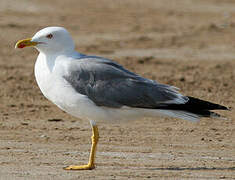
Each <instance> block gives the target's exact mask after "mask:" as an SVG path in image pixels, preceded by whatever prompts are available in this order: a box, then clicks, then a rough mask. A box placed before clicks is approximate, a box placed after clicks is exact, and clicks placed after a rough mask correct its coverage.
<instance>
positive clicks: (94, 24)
mask: <svg viewBox="0 0 235 180" xmlns="http://www.w3.org/2000/svg"><path fill="white" fill-rule="evenodd" d="M234 9H235V2H234V1H233V0H219V1H218V0H198V1H189V0H180V1H172V0H145V1H141V0H125V1H109V0H99V1H92V0H88V1H82V0H71V1H66V2H65V1H62V0H61V1H59V0H54V1H47V0H40V1H39V0H30V1H29V0H21V1H15V0H1V2H0V38H1V48H0V82H1V84H0V89H1V91H0V102H1V103H0V115H1V120H0V167H1V168H0V180H6V179H7V180H16V179H17V180H39V179H42V180H64V179H70V180H75V179H213V180H214V179H235V112H234V110H233V111H231V112H221V113H222V114H223V115H225V116H227V117H228V120H219V119H202V120H201V121H200V122H199V123H191V122H186V121H183V120H178V119H170V118H156V119H145V120H143V121H136V122H133V123H128V124H120V125H119V124H114V125H112V124H106V125H105V124H103V125H101V126H100V136H101V138H100V142H99V145H98V152H97V159H96V160H97V168H96V169H95V170H93V171H82V172H81V171H79V172H75V171H72V172H71V171H65V170H63V169H62V168H63V167H65V166H66V165H70V164H85V163H86V162H87V159H88V155H89V149H90V135H91V130H90V126H89V123H88V122H86V121H84V120H81V119H76V118H74V117H71V116H69V115H67V114H66V113H64V112H62V111H61V110H59V109H58V108H57V107H56V106H55V105H53V104H52V103H50V102H48V101H47V100H46V99H45V98H44V97H43V95H42V94H41V92H40V91H39V88H38V87H37V85H36V82H35V79H34V75H33V66H34V62H35V59H36V57H37V51H36V50H35V49H32V48H26V49H24V50H22V51H20V50H15V49H14V44H15V42H16V41H17V40H19V39H22V38H27V37H31V36H32V35H33V34H34V33H35V32H37V31H38V30H39V29H41V28H43V27H46V26H55V25H56V26H64V27H66V28H67V29H68V30H69V31H70V32H71V34H72V36H73V37H74V39H75V42H76V44H77V46H76V48H77V50H79V51H80V52H82V53H86V54H96V55H101V56H105V57H109V58H112V59H115V60H116V61H118V62H119V63H121V64H122V65H124V66H125V67H127V68H129V69H131V70H132V71H134V72H137V73H139V74H141V75H143V76H145V77H148V78H152V79H155V80H157V81H159V82H161V83H168V84H171V85H175V86H177V87H179V88H180V89H181V92H182V93H183V94H185V95H191V96H196V97H199V98H203V99H206V100H210V101H213V102H216V103H221V104H223V105H226V106H228V107H234V106H235V100H234V99H235V83H234V82H235V33H234V32H235V20H234V19H235V11H234Z"/></svg>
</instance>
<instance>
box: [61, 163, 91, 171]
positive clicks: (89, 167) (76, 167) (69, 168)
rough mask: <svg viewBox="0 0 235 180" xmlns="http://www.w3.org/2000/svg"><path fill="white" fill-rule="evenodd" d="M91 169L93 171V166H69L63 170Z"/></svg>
mask: <svg viewBox="0 0 235 180" xmlns="http://www.w3.org/2000/svg"><path fill="white" fill-rule="evenodd" d="M92 169H95V166H94V165H89V164H87V165H82V166H74V165H71V166H68V167H65V168H64V170H92Z"/></svg>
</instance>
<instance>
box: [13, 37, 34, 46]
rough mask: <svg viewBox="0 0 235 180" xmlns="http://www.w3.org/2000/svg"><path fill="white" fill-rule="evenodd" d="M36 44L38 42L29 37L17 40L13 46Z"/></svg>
mask: <svg viewBox="0 0 235 180" xmlns="http://www.w3.org/2000/svg"><path fill="white" fill-rule="evenodd" d="M37 44H38V42H33V41H32V39H31V38H29V39H23V40H19V41H18V42H17V43H16V45H15V48H24V47H30V46H36V45H37Z"/></svg>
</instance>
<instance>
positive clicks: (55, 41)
mask: <svg viewBox="0 0 235 180" xmlns="http://www.w3.org/2000/svg"><path fill="white" fill-rule="evenodd" d="M30 46H32V47H35V48H36V49H37V50H38V51H39V55H38V57H37V60H36V63H35V67H34V73H35V77H36V81H37V84H38V86H39V88H40V90H41V92H42V94H43V95H44V96H45V97H46V98H47V99H48V100H50V101H51V102H53V103H54V104H56V105H57V106H58V107H59V108H60V109H62V110H63V111H65V112H67V113H68V114H70V115H72V116H75V117H77V118H81V119H86V120H88V121H90V124H91V127H92V136H91V140H92V145H91V151H90V156H89V161H88V164H86V165H71V166H68V167H65V168H64V169H66V170H91V169H94V168H95V153H96V147H97V143H98V140H99V132H98V124H99V123H114V122H118V123H119V122H126V121H131V120H136V119H143V118H144V117H158V116H168V117H173V118H180V119H185V120H189V121H193V122H196V121H198V120H199V119H200V118H202V117H208V118H222V116H220V115H219V114H217V113H215V112H212V111H211V110H229V109H228V108H227V107H225V106H222V105H219V104H215V103H211V102H208V101H204V100H201V99H197V98H194V97H190V96H184V95H182V94H180V93H179V89H178V88H176V87H174V86H170V85H166V84H160V83H158V82H157V81H154V80H150V79H147V78H144V77H141V76H140V75H137V74H135V73H133V72H131V71H129V70H127V69H125V68H124V67H123V66H121V65H120V64H118V63H116V62H114V61H112V60H110V59H107V58H104V57H98V56H91V55H85V54H81V53H78V52H76V51H75V44H74V41H73V39H72V37H71V36H70V34H69V32H68V31H67V30H66V29H65V28H63V27H46V28H44V29H42V30H40V31H38V32H37V33H36V34H35V35H34V36H33V37H32V38H29V39H24V40H20V41H18V42H17V43H16V45H15V48H24V47H30Z"/></svg>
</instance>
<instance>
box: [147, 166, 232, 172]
mask: <svg viewBox="0 0 235 180" xmlns="http://www.w3.org/2000/svg"><path fill="white" fill-rule="evenodd" d="M149 170H155V171H164V170H167V171H186V170H190V171H200V170H232V171H234V170H235V167H192V168H187V167H166V168H150V169H149Z"/></svg>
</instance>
